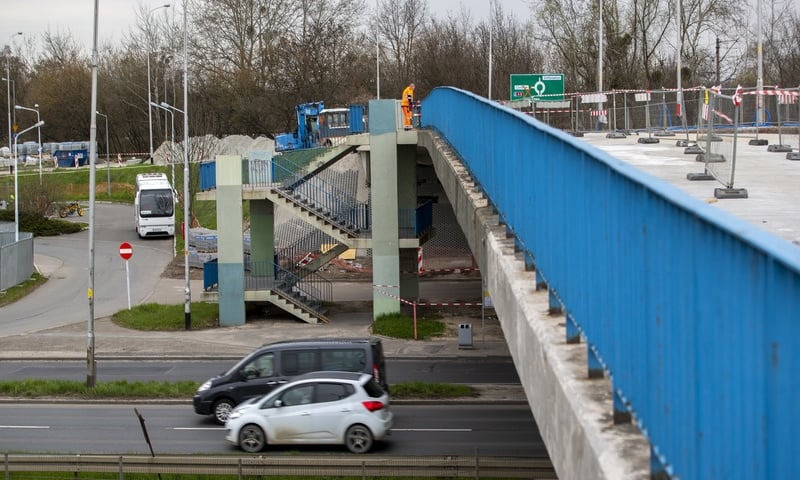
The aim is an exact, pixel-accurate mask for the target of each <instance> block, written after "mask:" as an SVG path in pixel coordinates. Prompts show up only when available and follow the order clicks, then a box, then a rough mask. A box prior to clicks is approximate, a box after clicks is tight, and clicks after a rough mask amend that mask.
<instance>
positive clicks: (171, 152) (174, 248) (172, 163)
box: [150, 102, 178, 258]
mask: <svg viewBox="0 0 800 480" xmlns="http://www.w3.org/2000/svg"><path fill="white" fill-rule="evenodd" d="M165 104H166V102H165ZM150 106H152V107H156V108H160V109H161V110H164V115H166V114H167V113H169V118H170V123H171V124H172V127H171V128H172V134H171V136H170V141H169V166H170V168H171V169H172V182H171V185H172V188H173V190H174V189H175V157H174V155H175V148H174V147H175V112H173V111H172V109H170V108H167V107H165V106H164V105H159V104H157V103H156V102H150ZM177 248H178V247H177V240H176V239H175V236H174V235H173V236H172V257H173V258H174V257H175V255H176V254H177V253H178V252H177Z"/></svg>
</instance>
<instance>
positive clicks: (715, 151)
mask: <svg viewBox="0 0 800 480" xmlns="http://www.w3.org/2000/svg"><path fill="white" fill-rule="evenodd" d="M706 93H707V95H706V96H704V99H703V103H702V106H701V108H702V114H701V117H702V118H703V120H704V122H703V129H702V132H703V134H702V135H701V136H699V137H698V139H697V143H698V145H700V146H701V148H703V149H704V150H705V153H704V154H703V159H704V160H705V164H706V169H707V171H708V172H709V173H710V174H711V175H713V176H714V178H716V179H717V181H719V182H720V183H721V184H723V185H725V186H726V187H728V188H730V187H732V186H733V175H734V166H735V165H736V135H737V128H738V126H739V124H738V120H737V115H738V113H739V112H738V106H737V105H735V103H734V101H733V98H732V97H729V96H725V95H722V94H721V93H717V92H714V91H711V90H706Z"/></svg>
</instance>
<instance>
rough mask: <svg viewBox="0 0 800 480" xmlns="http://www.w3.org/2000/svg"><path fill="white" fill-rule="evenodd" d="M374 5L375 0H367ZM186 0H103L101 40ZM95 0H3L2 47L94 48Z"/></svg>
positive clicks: (478, 0)
mask: <svg viewBox="0 0 800 480" xmlns="http://www.w3.org/2000/svg"><path fill="white" fill-rule="evenodd" d="M366 1H367V4H368V5H369V6H370V7H371V8H372V7H373V6H374V5H375V1H374V0H366ZM495 1H498V2H500V4H501V5H502V6H503V9H504V10H505V11H506V12H507V13H508V12H512V11H513V12H519V13H520V14H521V15H522V16H524V17H525V18H527V17H528V16H529V15H530V10H529V8H528V7H527V5H526V0H495ZM181 2H182V0H146V1H145V0H99V8H98V38H99V40H100V44H101V45H102V44H104V43H106V42H109V41H110V42H118V41H121V40H122V39H123V36H124V33H126V32H128V31H130V29H131V28H132V27H133V26H134V25H135V23H136V14H135V7H136V6H137V5H138V4H142V5H152V6H153V7H158V6H159V5H163V4H165V3H171V4H172V5H173V7H171V8H180V7H179V6H180V5H181ZM489 2H490V0H429V1H428V8H429V10H430V11H431V12H432V13H433V14H434V15H435V16H436V17H437V18H444V17H445V16H446V15H447V14H448V13H458V12H459V11H460V7H461V6H462V5H463V6H464V7H466V8H467V9H468V10H469V11H470V12H471V16H472V18H473V20H475V21H477V20H482V19H485V18H486V17H488V16H489ZM93 21H94V0H26V1H22V0H0V47H2V46H5V45H8V44H9V43H12V42H13V43H14V44H15V45H20V44H21V40H22V39H21V38H19V37H18V36H17V35H15V33H16V32H20V31H21V32H23V35H24V36H33V37H35V38H36V42H37V45H40V44H41V40H39V38H40V37H41V34H42V33H44V32H46V31H48V30H49V31H51V32H66V31H67V30H69V31H70V32H71V33H72V35H73V36H74V37H75V38H76V39H77V40H78V41H79V42H80V43H81V44H82V45H84V47H85V49H86V52H87V53H88V52H90V51H91V49H92V34H93V28H94V24H93Z"/></svg>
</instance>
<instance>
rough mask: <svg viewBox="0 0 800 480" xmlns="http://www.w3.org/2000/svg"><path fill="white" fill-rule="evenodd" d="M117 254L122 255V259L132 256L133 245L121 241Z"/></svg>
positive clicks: (128, 258)
mask: <svg viewBox="0 0 800 480" xmlns="http://www.w3.org/2000/svg"><path fill="white" fill-rule="evenodd" d="M119 256H120V257H122V259H123V260H130V258H131V257H132V256H133V247H131V244H130V243H128V242H122V243H121V244H120V245H119Z"/></svg>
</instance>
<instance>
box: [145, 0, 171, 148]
mask: <svg viewBox="0 0 800 480" xmlns="http://www.w3.org/2000/svg"><path fill="white" fill-rule="evenodd" d="M161 8H169V3H165V4H164V5H159V6H158V7H156V8H151V9H150V10H149V11H148V12H147V17H148V18H149V17H150V14H151V13H153V12H155V11H156V10H159V9H161ZM152 103H153V98H152V97H151V96H150V37H149V35H148V38H147V125H148V127H149V128H150V159H151V160H152V158H153V108H152V106H151V104H152Z"/></svg>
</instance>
